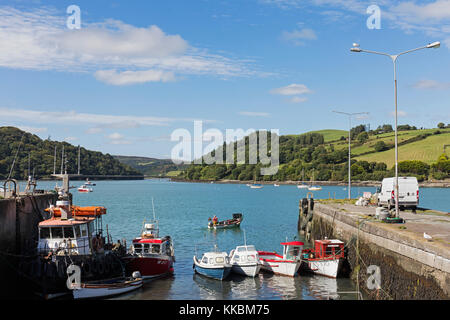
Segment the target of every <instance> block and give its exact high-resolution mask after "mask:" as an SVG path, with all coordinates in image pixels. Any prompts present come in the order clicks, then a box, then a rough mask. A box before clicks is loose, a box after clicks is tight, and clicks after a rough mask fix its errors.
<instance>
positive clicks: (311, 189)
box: [308, 186, 322, 191]
mask: <svg viewBox="0 0 450 320" xmlns="http://www.w3.org/2000/svg"><path fill="white" fill-rule="evenodd" d="M308 190H310V191H317V190H322V187H318V186H311V187H309V188H308Z"/></svg>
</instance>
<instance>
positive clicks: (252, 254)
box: [230, 245, 259, 263]
mask: <svg viewBox="0 0 450 320" xmlns="http://www.w3.org/2000/svg"><path fill="white" fill-rule="evenodd" d="M230 259H231V262H232V263H233V262H236V263H239V262H241V263H243V262H257V261H258V260H259V255H258V251H256V249H255V246H253V245H248V246H237V247H236V249H234V250H231V252H230Z"/></svg>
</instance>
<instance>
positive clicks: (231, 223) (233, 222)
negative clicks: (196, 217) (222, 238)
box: [208, 213, 244, 230]
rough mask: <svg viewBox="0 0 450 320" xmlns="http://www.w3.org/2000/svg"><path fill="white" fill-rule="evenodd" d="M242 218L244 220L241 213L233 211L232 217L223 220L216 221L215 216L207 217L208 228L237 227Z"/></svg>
mask: <svg viewBox="0 0 450 320" xmlns="http://www.w3.org/2000/svg"><path fill="white" fill-rule="evenodd" d="M242 220H244V216H243V215H242V213H233V218H232V219H228V220H224V221H218V220H217V219H216V217H214V218H213V219H212V220H211V218H209V219H208V229H215V230H216V229H229V228H237V227H239V226H240V225H241V222H242Z"/></svg>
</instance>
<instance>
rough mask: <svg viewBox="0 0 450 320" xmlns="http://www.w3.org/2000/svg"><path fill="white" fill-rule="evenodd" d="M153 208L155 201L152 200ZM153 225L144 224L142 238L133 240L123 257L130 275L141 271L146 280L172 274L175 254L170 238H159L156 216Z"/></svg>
mask: <svg viewBox="0 0 450 320" xmlns="http://www.w3.org/2000/svg"><path fill="white" fill-rule="evenodd" d="M152 206H153V199H152ZM154 212H155V211H154V209H153V221H152V223H144V226H143V230H142V232H141V236H140V237H137V238H135V239H133V244H132V245H131V248H130V250H129V251H128V253H127V255H125V256H124V257H122V261H124V262H125V265H126V270H127V273H128V274H131V273H132V272H134V271H139V273H140V274H141V275H142V278H144V279H151V278H157V277H161V276H164V275H168V274H172V273H173V271H174V269H173V263H174V262H175V253H174V248H173V244H172V239H171V237H170V236H165V237H162V238H161V237H160V236H159V227H158V226H159V224H158V220H156V217H155V215H154Z"/></svg>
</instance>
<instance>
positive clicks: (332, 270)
mask: <svg viewBox="0 0 450 320" xmlns="http://www.w3.org/2000/svg"><path fill="white" fill-rule="evenodd" d="M302 255H303V263H302V266H301V270H302V271H309V272H313V273H316V274H319V275H323V276H326V277H330V278H336V277H337V275H338V273H339V271H340V268H341V267H342V262H343V260H344V257H345V252H344V242H342V241H341V240H338V239H330V240H328V239H324V240H315V241H314V249H305V250H303V251H302Z"/></svg>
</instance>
